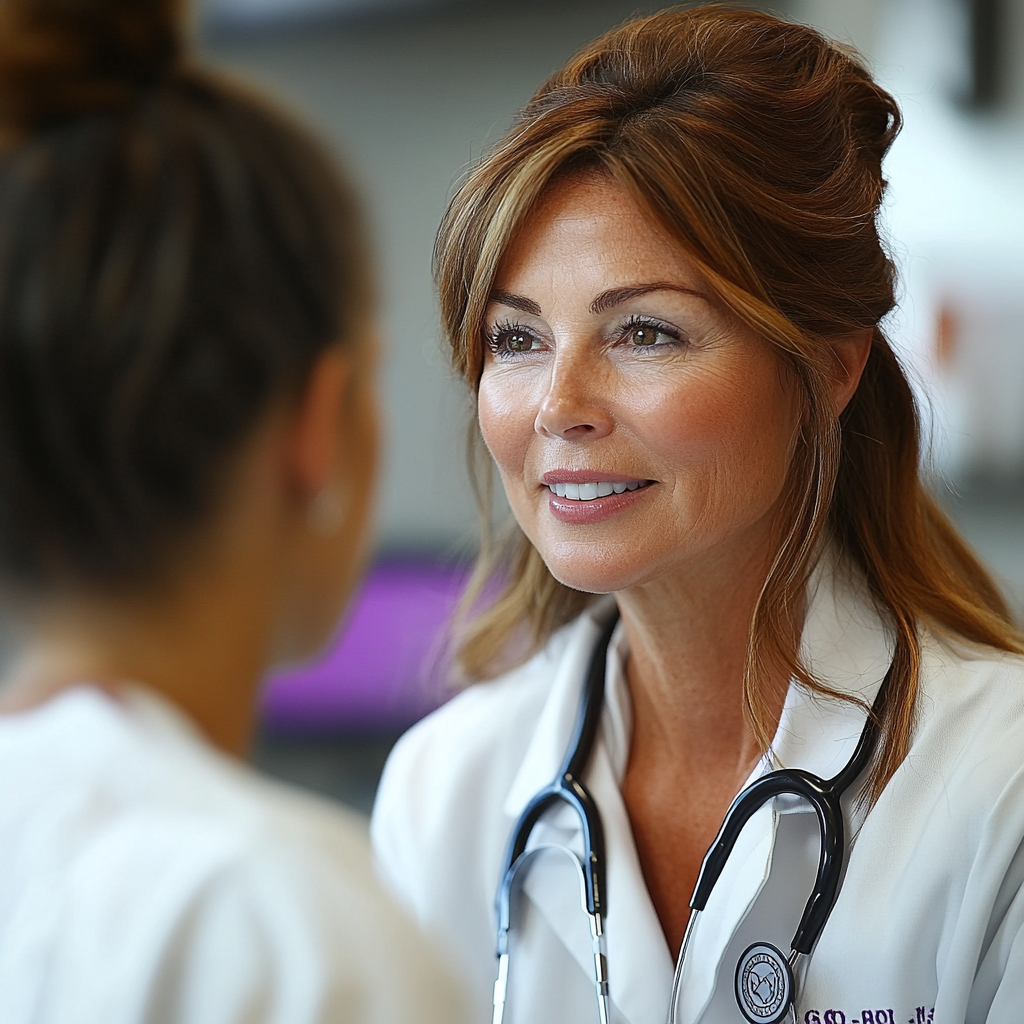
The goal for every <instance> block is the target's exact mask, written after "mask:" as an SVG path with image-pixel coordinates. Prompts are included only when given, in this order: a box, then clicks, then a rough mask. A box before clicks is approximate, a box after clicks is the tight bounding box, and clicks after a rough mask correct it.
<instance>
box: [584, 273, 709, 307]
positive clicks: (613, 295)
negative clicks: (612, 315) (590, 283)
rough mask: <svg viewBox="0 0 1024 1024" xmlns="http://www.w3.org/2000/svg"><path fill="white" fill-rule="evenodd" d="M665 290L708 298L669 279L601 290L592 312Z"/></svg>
mask: <svg viewBox="0 0 1024 1024" xmlns="http://www.w3.org/2000/svg"><path fill="white" fill-rule="evenodd" d="M665 291H668V292H684V293H685V294H687V295H696V296H697V297H698V298H700V299H706V298H707V296H706V295H704V294H703V293H701V292H698V291H696V290H694V289H693V288H686V287H684V286H683V285H681V284H671V283H669V282H668V281H655V282H653V283H652V284H638V285H634V286H633V287H631V288H610V289H609V290H608V291H606V292H601V294H600V295H598V297H597V298H596V299H594V301H593V302H592V303H591V304H590V312H591V313H604V312H605V311H606V310H609V309H611V308H612V307H613V306H618V305H621V304H622V303H623V302H628V301H629V300H630V299H635V298H636V297H637V296H638V295H646V294H647V293H648V292H665Z"/></svg>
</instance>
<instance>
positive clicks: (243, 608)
mask: <svg viewBox="0 0 1024 1024" xmlns="http://www.w3.org/2000/svg"><path fill="white" fill-rule="evenodd" d="M241 582H242V581H240V580H238V579H232V578H230V577H229V578H218V576H217V574H211V575H210V576H208V577H205V578H204V579H203V580H202V581H201V582H200V581H195V582H194V583H193V585H190V586H183V587H178V588H173V589H171V590H169V591H164V592H161V593H158V594H154V593H149V594H144V595H132V596H131V597H124V598H111V597H108V596H105V597H97V596H96V595H85V596H74V597H65V598H63V599H61V600H60V601H52V602H50V603H48V604H47V605H46V606H45V607H43V608H40V609H37V610H36V612H35V614H33V615H32V616H31V618H30V619H29V620H28V622H27V629H26V642H25V643H24V644H23V645H22V647H21V650H20V653H19V655H18V657H17V658H16V660H15V662H14V663H13V665H12V666H11V668H10V669H9V671H8V673H7V678H6V681H5V683H6V685H4V686H3V688H2V690H0V712H11V711H17V710H25V709H27V708H30V707H33V706H36V705H39V704H41V703H43V702H45V701H46V700H48V699H49V698H51V697H53V696H55V695H57V694H58V693H60V692H62V691H63V690H65V689H67V688H69V687H72V686H75V685H79V684H81V683H90V684H92V685H95V686H98V687H101V688H103V689H106V690H108V691H111V692H113V693H116V692H117V691H118V690H119V689H121V688H123V687H125V686H126V685H143V686H146V687H147V688H149V689H152V690H155V691H156V692H158V693H160V694H162V695H163V696H164V697H166V698H167V699H168V700H170V701H171V702H172V703H174V704H175V705H177V706H178V708H179V709H180V710H182V711H183V712H184V713H185V714H186V715H187V716H188V717H189V718H190V719H192V721H193V722H194V723H195V724H196V725H197V726H198V727H199V729H200V731H201V732H203V733H204V734H205V736H206V737H207V739H209V740H210V742H212V743H213V744H214V745H215V746H217V747H220V748H221V749H222V750H224V751H226V752H228V753H230V754H234V755H238V756H241V755H243V754H244V753H245V752H246V750H247V748H248V746H249V743H250V741H251V736H252V731H253V722H254V713H255V704H256V695H257V690H258V687H259V683H260V679H261V676H262V674H263V670H264V667H265V664H266V662H267V658H268V651H267V640H266V637H267V635H268V633H269V628H268V623H269V620H270V615H269V612H270V609H269V608H268V607H265V606H261V601H260V592H261V588H259V587H257V586H251V585H250V586H242V585H240V583H241ZM251 582H252V581H250V583H251ZM264 593H265V590H264ZM263 603H264V605H265V602H263Z"/></svg>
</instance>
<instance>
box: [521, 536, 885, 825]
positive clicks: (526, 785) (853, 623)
mask: <svg viewBox="0 0 1024 1024" xmlns="http://www.w3.org/2000/svg"><path fill="white" fill-rule="evenodd" d="M614 612H615V604H614V599H613V598H611V597H608V598H603V599H601V600H600V601H598V602H596V603H595V604H594V605H593V606H592V607H591V608H590V609H588V610H587V611H586V612H584V613H583V615H581V616H580V618H579V619H578V620H577V621H576V622H575V623H573V624H572V625H570V626H567V627H566V639H565V648H564V650H563V653H562V656H561V659H560V661H559V664H558V668H557V671H556V672H555V675H554V678H553V679H552V682H551V689H550V692H549V694H548V698H547V700H546V701H545V704H544V708H543V710H542V712H541V715H540V718H539V719H538V722H537V726H536V728H535V730H534V733H533V737H532V739H531V741H530V744H529V746H528V747H527V750H526V754H525V756H524V757H523V761H522V764H521V766H520V768H519V771H518V772H517V773H516V776H515V779H514V780H513V782H512V786H511V788H510V789H509V792H508V796H507V798H506V800H505V804H504V811H505V813H506V814H507V815H508V816H509V817H511V818H517V817H518V816H519V815H520V814H521V813H522V812H523V809H524V808H525V807H526V805H527V804H528V803H529V802H530V800H531V799H532V798H533V796H534V794H536V793H537V791H538V790H540V789H541V788H543V787H544V786H546V785H548V784H549V783H550V782H551V781H552V780H553V779H554V777H555V773H556V772H557V771H558V769H559V768H560V767H561V764H562V761H563V759H564V757H565V753H566V749H567V747H568V744H569V740H570V738H571V736H572V729H573V725H574V724H575V721H576V714H577V711H578V707H579V699H580V692H581V690H582V687H583V680H584V676H585V673H586V669H587V666H588V665H589V663H590V656H591V653H592V651H593V649H594V644H595V643H597V640H598V637H599V636H600V633H601V629H602V628H603V627H604V625H605V624H606V623H607V622H608V618H609V616H611V615H613V614H614ZM893 646H894V641H893V633H892V629H891V626H890V625H889V624H888V623H887V621H885V620H883V618H882V617H881V615H880V614H879V612H878V610H877V609H876V607H875V604H874V601H873V600H872V598H871V595H870V594H869V592H868V589H867V584H866V582H865V581H864V579H863V577H862V576H861V575H860V574H859V573H858V572H857V571H856V570H855V569H853V568H852V567H850V566H849V565H847V564H845V563H843V562H841V561H839V560H838V559H837V558H836V556H835V554H834V553H833V552H832V551H831V550H828V551H826V553H825V555H824V556H823V557H822V558H821V559H820V560H819V562H818V565H817V567H816V568H815V570H814V572H813V573H812V574H811V578H810V581H809V582H808V587H807V612H806V616H805V619H804V628H803V634H802V638H801V645H800V653H801V657H802V659H803V662H804V664H805V665H806V666H807V668H808V669H809V670H810V672H811V673H812V675H814V676H815V677H816V678H817V679H819V680H821V681H822V682H824V683H825V684H826V685H828V686H830V687H831V688H832V689H834V690H836V691H838V692H839V693H842V694H846V695H848V696H850V697H854V698H856V699H857V700H859V701H860V702H862V703H861V705H860V706H858V704H856V703H851V702H849V701H839V700H833V699H829V698H823V697H820V696H818V695H817V694H812V693H809V692H808V691H807V690H805V689H804V688H803V687H802V686H800V685H799V684H797V683H795V682H794V683H793V684H791V685H790V687H789V692H788V693H787V695H786V701H785V704H784V706H783V710H782V716H781V718H780V719H779V725H778V728H777V729H776V732H775V737H774V739H773V740H772V744H771V747H770V748H769V750H768V753H767V754H766V755H765V757H764V759H763V760H762V762H761V763H760V764H759V765H758V766H757V767H756V768H755V769H754V771H753V773H752V774H751V777H750V779H749V780H748V781H750V782H752V781H753V780H754V779H756V778H757V777H759V776H760V775H762V774H764V773H765V772H766V771H770V770H772V769H773V768H777V767H786V768H804V769H806V770H807V771H811V772H814V773H815V774H816V775H820V776H821V777H822V778H830V777H831V776H833V775H835V774H836V772H838V771H839V770H840V769H842V768H843V766H844V765H845V764H846V763H847V762H848V761H849V759H850V757H851V756H852V755H853V751H854V748H855V747H856V745H857V740H858V739H859V738H860V733H861V730H862V728H863V726H864V721H865V710H864V707H863V705H868V706H870V704H871V702H872V701H873V700H874V699H875V696H876V694H877V693H878V689H879V687H880V686H881V683H882V679H883V678H884V677H885V673H886V671H887V669H888V667H889V664H890V661H891V660H892V651H893ZM627 655H628V650H627V647H626V642H625V636H624V632H623V629H622V626H621V624H620V625H619V626H618V627H617V628H616V630H615V634H614V635H613V637H612V643H611V644H610V645H609V661H610V662H615V661H617V662H618V663H619V664H624V663H625V661H626V658H627ZM607 678H608V681H609V683H611V681H612V680H613V679H614V680H616V685H615V686H610V685H609V686H608V687H607V689H606V693H605V714H604V716H603V719H602V733H604V734H606V735H607V736H608V739H609V740H611V741H612V742H611V746H610V749H609V753H610V754H611V755H612V757H613V760H614V762H615V764H614V770H615V774H616V776H617V777H618V778H619V779H620V780H621V777H622V774H623V773H624V772H625V767H626V761H627V760H628V757H629V741H630V734H631V731H632V703H631V701H630V697H629V690H628V687H627V686H626V682H625V676H624V674H620V673H618V672H616V671H615V670H614V669H611V670H610V671H609V672H608V676H607Z"/></svg>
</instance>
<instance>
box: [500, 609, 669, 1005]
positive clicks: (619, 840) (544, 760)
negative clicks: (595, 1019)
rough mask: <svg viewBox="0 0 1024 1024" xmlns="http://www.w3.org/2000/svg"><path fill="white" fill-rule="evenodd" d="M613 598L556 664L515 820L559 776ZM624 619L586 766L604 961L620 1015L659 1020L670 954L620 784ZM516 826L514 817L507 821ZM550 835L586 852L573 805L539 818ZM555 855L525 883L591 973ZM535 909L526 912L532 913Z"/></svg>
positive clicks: (539, 832)
mask: <svg viewBox="0 0 1024 1024" xmlns="http://www.w3.org/2000/svg"><path fill="white" fill-rule="evenodd" d="M611 611H612V606H611V603H610V602H602V603H601V604H599V605H597V606H595V609H594V612H593V613H592V614H591V615H588V616H584V619H583V620H581V621H580V623H578V624H577V627H576V628H575V632H574V635H573V636H572V637H571V638H570V639H569V643H568V646H567V648H566V652H565V655H564V657H563V658H562V661H561V664H560V666H559V670H558V672H557V674H556V676H555V678H554V679H553V681H552V686H551V694H550V697H549V698H548V701H547V703H546V705H545V707H544V710H543V712H542V714H541V717H540V719H539V720H538V724H537V728H536V730H535V732H534V735H533V739H532V740H531V743H530V746H529V748H528V750H527V753H526V756H525V757H524V759H523V764H522V767H521V768H520V770H519V772H518V774H517V775H516V778H515V780H514V781H513V784H512V787H511V789H510V791H509V795H508V798H507V800H506V802H505V811H506V813H507V814H508V815H509V818H510V819H511V821H512V822H514V821H515V819H516V818H518V816H519V814H521V813H522V810H523V808H524V807H525V806H526V804H527V803H528V802H529V801H530V799H531V798H532V797H533V795H534V794H535V793H536V792H537V791H538V790H539V789H540V788H541V787H543V786H546V785H547V784H548V783H550V782H551V780H552V779H553V778H554V776H555V773H556V772H557V771H558V769H559V767H560V766H561V763H562V760H563V758H564V756H565V752H566V747H567V745H568V742H569V739H570V736H571V733H572V726H573V723H574V721H575V718H576V713H577V709H578V705H579V697H580V691H581V689H582V685H583V679H584V675H585V673H586V669H587V666H588V664H589V662H590V656H591V653H592V651H593V649H594V644H595V643H596V642H597V639H598V637H599V635H600V631H601V625H602V624H603V623H604V622H605V621H607V619H606V615H607V614H609V613H610V612H611ZM622 646H623V644H622V640H621V627H620V630H619V631H618V632H617V634H616V637H615V638H614V639H613V642H612V645H611V647H610V651H609V663H610V664H609V671H608V673H607V677H606V694H605V710H604V715H603V718H602V724H601V730H600V733H599V736H598V741H597V744H596V745H595V748H594V753H593V756H592V759H591V762H590V765H589V766H588V770H587V774H586V784H587V786H588V788H589V789H590V791H591V793H592V795H593V797H594V800H595V802H596V803H597V806H598V807H599V808H600V812H601V820H602V822H603V824H604V830H605V843H606V850H607V858H608V889H607V897H608V918H607V936H608V939H607V941H608V962H609V983H610V990H611V999H612V1003H613V1006H614V1009H615V1012H616V1013H617V1015H618V1016H617V1018H616V1019H624V1020H625V1021H628V1022H629V1024H661V1022H662V1021H663V1020H664V1019H665V1015H666V1012H667V1009H668V991H669V989H670V987H671V984H672V959H671V956H670V954H669V950H668V946H667V944H666V942H665V940H664V936H663V935H662V931H661V925H660V923H659V921H658V918H657V914H656V913H655V910H654V906H653V905H652V903H651V899H650V896H649V894H648V892H647V889H646V887H645V885H644V881H643V873H642V871H641V869H640V864H639V859H638V857H637V852H636V847H635V845H634V842H633V833H632V829H631V827H630V824H629V817H628V815H627V813H626V808H625V805H624V803H623V801H622V795H621V792H620V788H619V787H620V783H621V777H622V774H623V772H624V771H625V764H626V759H627V757H628V754H629V741H630V731H631V713H630V701H629V694H628V691H627V689H626V685H625V680H624V678H623V673H622V660H621V659H622V654H621V649H622ZM510 827H511V822H510ZM542 843H551V844H556V845H561V846H566V847H568V848H569V849H571V850H573V851H575V852H576V853H580V852H581V850H582V844H581V833H580V828H579V823H578V821H577V819H576V816H575V815H574V814H573V813H572V812H571V811H570V810H569V809H568V808H555V809H553V810H552V811H551V812H550V813H548V814H547V815H545V816H544V818H543V819H542V820H541V821H540V822H539V823H538V824H537V826H536V828H535V829H534V832H533V836H532V837H531V846H535V845H539V844H542ZM568 880H569V874H568V872H567V871H566V868H565V864H564V862H562V861H561V859H560V858H558V857H552V858H550V859H541V860H538V861H537V862H536V863H535V865H534V866H533V867H532V868H531V869H530V871H529V874H528V875H527V877H526V880H525V882H524V885H523V891H524V894H525V895H526V897H527V899H528V900H529V902H530V904H531V905H532V906H531V908H530V909H531V910H532V911H533V912H536V913H540V914H541V915H542V916H543V917H544V919H545V921H546V922H547V924H548V926H549V927H550V928H551V930H552V931H553V932H554V933H555V934H556V935H557V936H558V938H559V940H560V941H561V942H562V944H563V945H564V946H565V948H566V949H567V950H569V952H570V953H571V955H572V957H573V959H574V960H576V962H577V963H578V964H579V966H580V969H581V970H582V971H584V972H585V973H586V975H587V977H588V978H589V977H591V975H592V972H593V953H592V950H591V945H590V938H589V929H588V927H587V924H586V918H585V917H584V915H583V912H582V909H581V907H580V898H579V892H578V889H577V887H576V886H574V885H573V884H571V882H569V881H568ZM528 912H529V911H528Z"/></svg>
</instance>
